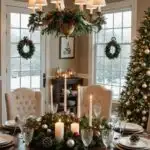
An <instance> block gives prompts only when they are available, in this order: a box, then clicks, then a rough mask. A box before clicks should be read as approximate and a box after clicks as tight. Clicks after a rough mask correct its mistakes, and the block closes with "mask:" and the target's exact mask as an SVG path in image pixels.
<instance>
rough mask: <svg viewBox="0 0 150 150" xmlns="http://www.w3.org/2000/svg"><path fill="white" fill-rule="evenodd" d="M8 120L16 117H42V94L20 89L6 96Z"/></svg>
mask: <svg viewBox="0 0 150 150" xmlns="http://www.w3.org/2000/svg"><path fill="white" fill-rule="evenodd" d="M5 100H6V111H7V120H12V119H14V118H15V117H16V115H20V116H24V117H25V116H29V115H36V116H39V115H41V93H40V92H37V91H36V92H35V91H33V90H31V89H28V88H18V89H16V90H14V91H12V92H10V93H6V94H5Z"/></svg>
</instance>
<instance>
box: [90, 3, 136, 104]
mask: <svg viewBox="0 0 150 150" xmlns="http://www.w3.org/2000/svg"><path fill="white" fill-rule="evenodd" d="M124 8H131V11H132V33H131V39H132V40H133V39H134V37H135V35H136V28H137V26H136V22H137V1H136V0H125V1H121V2H116V3H110V4H107V6H106V7H104V8H103V9H102V12H104V13H107V12H111V11H115V10H119V9H124ZM95 55H96V54H95V46H94V34H91V35H89V57H88V75H89V79H88V84H89V85H91V84H95V83H94V81H95V73H96V71H95ZM113 103H115V104H116V103H118V101H117V100H113Z"/></svg>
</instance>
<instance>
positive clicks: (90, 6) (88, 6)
mask: <svg viewBox="0 0 150 150" xmlns="http://www.w3.org/2000/svg"><path fill="white" fill-rule="evenodd" d="M96 8H97V6H95V5H93V0H89V1H88V2H87V5H86V9H89V10H90V14H93V10H94V9H96Z"/></svg>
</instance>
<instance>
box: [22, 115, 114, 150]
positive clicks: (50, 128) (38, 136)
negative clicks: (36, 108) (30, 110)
mask: <svg viewBox="0 0 150 150" xmlns="http://www.w3.org/2000/svg"><path fill="white" fill-rule="evenodd" d="M58 120H61V121H62V122H63V123H64V139H63V140H61V141H57V140H56V139H55V124H56V123H57V122H58ZM72 123H79V127H80V130H81V129H89V128H92V129H93V131H94V135H93V141H92V142H91V144H90V147H91V148H92V147H103V146H104V145H103V142H102V139H101V134H100V132H101V131H102V130H105V131H109V130H110V129H111V128H110V126H109V125H108V124H107V121H106V120H105V119H104V118H93V120H92V124H93V127H89V125H88V124H89V118H87V117H85V116H84V117H81V118H80V119H78V118H77V117H76V116H75V115H74V114H73V113H71V114H67V113H55V114H52V113H47V114H45V115H44V116H42V117H40V118H37V119H36V118H34V117H30V118H28V119H27V120H26V125H25V126H26V127H27V128H33V129H34V134H33V138H32V141H31V143H30V147H31V148H34V149H37V150H47V149H53V150H64V149H66V150H69V149H74V150H84V149H85V147H84V145H83V142H82V140H81V136H80V132H79V133H78V132H75V133H72V131H71V129H70V126H71V124H72Z"/></svg>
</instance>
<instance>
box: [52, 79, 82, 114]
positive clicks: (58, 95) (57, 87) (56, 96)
mask: <svg viewBox="0 0 150 150" xmlns="http://www.w3.org/2000/svg"><path fill="white" fill-rule="evenodd" d="M51 83H52V85H53V100H54V103H57V104H60V103H62V102H63V99H64V95H63V94H62V91H63V89H64V78H56V79H51ZM78 85H81V86H82V85H83V79H82V78H78V77H72V78H67V88H68V89H69V88H71V89H72V92H73V91H74V92H77V87H78ZM77 97H78V95H77V94H75V95H71V94H70V95H67V101H69V100H72V101H75V105H73V106H69V105H68V106H67V108H69V109H71V110H72V111H73V112H74V113H76V109H77V106H76V104H77ZM63 109H64V108H63V106H62V105H58V111H63Z"/></svg>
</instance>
